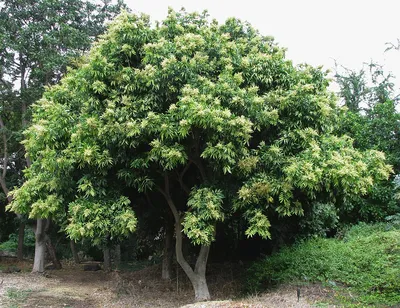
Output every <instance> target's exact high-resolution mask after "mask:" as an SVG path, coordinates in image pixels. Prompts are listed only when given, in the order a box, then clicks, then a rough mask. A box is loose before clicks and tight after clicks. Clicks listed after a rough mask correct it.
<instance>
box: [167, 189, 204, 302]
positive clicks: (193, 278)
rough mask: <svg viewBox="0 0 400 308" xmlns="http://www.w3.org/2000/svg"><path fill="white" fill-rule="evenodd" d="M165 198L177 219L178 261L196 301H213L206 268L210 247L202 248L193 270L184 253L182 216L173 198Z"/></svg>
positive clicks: (176, 242) (176, 250)
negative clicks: (190, 285)
mask: <svg viewBox="0 0 400 308" xmlns="http://www.w3.org/2000/svg"><path fill="white" fill-rule="evenodd" d="M166 186H167V185H166ZM167 191H168V190H167ZM165 197H166V199H167V202H168V205H169V207H170V209H171V211H172V214H173V215H174V219H175V237H176V241H175V253H176V260H177V262H178V263H179V265H180V266H181V267H182V269H183V271H184V272H185V274H186V275H187V276H188V278H189V280H190V282H191V283H192V286H193V289H194V294H195V301H196V302H201V301H208V300H210V299H211V296H210V292H209V290H208V286H207V281H206V267H207V260H208V254H209V252H210V246H201V249H200V252H199V255H198V257H197V261H196V265H195V269H194V270H193V269H192V267H191V266H190V265H189V263H188V262H187V261H186V259H185V257H184V256H183V253H182V225H181V218H180V215H179V213H178V211H177V209H176V206H175V204H174V202H173V201H172V198H171V196H170V195H169V194H168V193H167V194H165Z"/></svg>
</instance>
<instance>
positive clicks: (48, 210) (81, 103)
mask: <svg viewBox="0 0 400 308" xmlns="http://www.w3.org/2000/svg"><path fill="white" fill-rule="evenodd" d="M327 86H328V81H327V80H326V79H325V73H324V72H322V71H321V70H320V69H318V68H313V67H310V66H302V67H294V66H293V65H292V62H291V61H289V60H287V59H285V52H284V49H282V48H280V47H279V46H277V45H276V44H275V43H274V41H273V39H271V38H268V37H263V36H261V35H260V34H259V33H258V32H257V31H256V30H254V29H253V28H252V27H251V26H250V25H249V24H247V23H243V22H240V21H238V20H236V19H229V20H227V21H226V22H225V23H224V24H222V25H219V24H218V23H217V22H215V21H213V22H211V21H209V19H208V16H207V14H206V13H204V14H188V13H186V12H180V13H177V12H174V11H172V10H171V11H170V12H169V14H168V17H167V18H166V19H165V20H164V21H163V22H162V24H160V25H159V26H157V27H151V25H150V22H149V18H148V17H147V16H135V15H129V14H122V15H121V16H120V17H119V18H117V19H116V21H115V22H114V23H113V24H112V25H111V26H110V28H109V31H108V32H107V34H106V35H105V36H104V37H103V38H102V40H100V41H99V42H98V44H96V45H95V46H94V47H93V48H92V50H91V52H90V53H89V55H88V56H87V57H86V58H85V59H84V60H83V63H82V64H81V65H80V66H79V67H78V68H77V69H76V70H73V71H71V72H70V73H69V74H67V76H65V77H64V78H63V79H62V81H61V83H60V84H59V85H56V86H54V87H52V88H50V89H49V90H48V91H47V92H46V93H45V94H44V96H43V99H41V100H40V101H39V102H38V103H37V104H35V106H34V116H33V125H32V126H31V127H30V128H28V130H27V131H26V141H25V146H26V149H27V153H28V154H29V155H30V156H31V157H32V160H33V163H32V165H31V167H30V168H29V169H28V171H27V172H26V176H27V181H25V183H24V184H23V185H22V186H21V187H20V188H19V189H17V190H15V191H14V192H13V193H12V196H13V197H14V200H13V201H12V203H11V206H10V208H11V209H12V210H13V211H15V212H18V213H27V214H28V215H30V216H33V217H44V218H47V217H54V216H60V217H63V218H64V221H65V225H66V231H67V232H68V234H69V235H70V236H71V237H72V238H75V239H79V238H82V237H86V238H91V239H92V240H93V242H97V243H98V242H101V241H104V240H106V241H110V240H113V239H118V238H120V237H122V236H125V235H127V234H128V233H129V232H132V231H134V230H135V228H136V223H137V219H136V216H135V213H134V212H133V209H134V208H133V207H132V206H131V205H130V203H132V204H134V205H135V206H136V200H135V198H132V197H131V198H130V199H129V198H128V197H127V193H128V192H130V191H133V192H134V194H131V195H135V194H137V195H141V194H145V193H148V194H150V193H151V194H152V195H156V196H158V198H160V200H162V201H163V202H162V204H163V205H164V206H165V207H166V208H167V209H168V210H170V212H171V214H172V216H173V219H174V222H175V237H176V245H175V252H176V258H177V261H178V263H179V264H180V266H181V267H182V268H183V270H184V272H185V273H186V275H187V276H188V278H189V279H190V281H191V283H192V285H193V288H194V291H195V298H196V300H207V299H209V298H210V293H209V290H208V286H207V282H206V266H207V260H208V255H209V251H210V246H211V243H212V242H213V241H214V240H215V234H216V232H217V224H221V223H223V221H224V218H225V217H226V216H227V215H231V214H232V213H236V214H237V215H239V216H242V217H243V218H244V219H245V220H246V221H247V230H246V235H247V236H249V237H251V236H254V235H260V236H261V237H263V238H268V237H270V232H269V227H270V224H271V223H270V221H269V218H268V217H269V216H270V215H271V213H278V214H279V215H281V216H290V215H296V214H297V215H302V213H303V208H302V206H303V204H305V203H307V202H308V201H309V200H320V199H323V200H332V199H334V198H336V199H340V198H343V197H345V196H349V195H353V194H365V193H366V192H368V190H369V189H370V188H371V186H372V185H373V183H374V181H375V180H377V179H383V178H387V176H388V174H389V172H390V167H389V166H387V165H386V164H385V161H384V157H383V154H382V153H380V152H378V151H374V150H372V151H365V152H360V151H357V150H355V149H354V148H353V146H352V140H351V139H350V138H348V137H346V136H344V137H338V136H335V135H333V134H332V133H333V131H334V128H335V123H336V121H337V114H338V111H337V108H336V100H335V96H334V95H333V94H332V93H330V92H329V91H328V90H327ZM160 227H161V226H160ZM184 234H185V235H186V236H187V237H188V238H189V239H190V240H191V242H192V243H193V244H195V245H198V256H197V260H196V262H195V264H194V266H192V265H191V264H190V263H189V262H188V261H187V259H186V257H185V256H184V254H183V251H182V239H183V236H184Z"/></svg>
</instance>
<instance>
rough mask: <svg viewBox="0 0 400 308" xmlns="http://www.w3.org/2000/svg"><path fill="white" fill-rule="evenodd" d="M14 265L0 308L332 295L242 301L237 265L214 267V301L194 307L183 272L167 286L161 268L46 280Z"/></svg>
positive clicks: (261, 303)
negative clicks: (204, 301)
mask: <svg viewBox="0 0 400 308" xmlns="http://www.w3.org/2000/svg"><path fill="white" fill-rule="evenodd" d="M7 265H9V264H7ZM13 265H15V266H17V267H19V268H21V269H22V271H21V272H19V273H0V307H75V308H92V307H163V308H176V307H185V308H192V307H193V308H194V307H197V308H199V307H204V308H209V307H224V308H231V307H252V308H254V307H283V308H284V307H312V306H313V303H315V302H317V301H320V300H321V299H324V298H327V297H330V296H331V293H330V291H328V290H326V289H324V288H322V287H320V286H308V287H304V288H302V290H301V297H300V299H299V301H298V299H297V288H296V287H295V286H285V287H281V288H279V289H276V290H273V291H270V292H268V293H264V294H261V295H257V296H251V297H247V298H241V297H240V295H241V293H240V290H241V287H240V281H241V280H240V279H241V273H242V272H243V269H241V268H240V266H238V265H237V264H223V265H210V266H209V271H208V281H209V289H210V293H211V294H212V297H213V299H215V300H214V301H212V302H206V303H195V304H193V297H194V294H193V290H192V287H191V285H190V282H189V281H188V279H187V278H186V277H185V275H184V274H183V272H181V271H180V270H177V274H176V277H175V279H174V280H171V281H163V280H161V279H160V273H161V268H160V266H159V265H155V266H151V267H147V268H145V269H143V270H140V271H135V272H127V271H125V272H118V271H114V272H111V273H106V272H104V271H96V272H88V271H83V266H82V265H78V266H76V265H71V264H63V269H62V270H57V271H56V270H50V271H46V273H45V274H44V275H38V274H31V273H30V272H27V271H28V270H30V268H31V263H30V262H24V263H18V264H13ZM4 267H5V264H1V268H4ZM314 307H315V306H314ZM324 307H329V306H326V305H325V306H324ZM331 307H334V306H331Z"/></svg>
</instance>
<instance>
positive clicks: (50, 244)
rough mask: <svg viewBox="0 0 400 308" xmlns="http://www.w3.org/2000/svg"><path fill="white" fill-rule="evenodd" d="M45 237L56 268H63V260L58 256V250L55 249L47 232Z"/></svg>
mask: <svg viewBox="0 0 400 308" xmlns="http://www.w3.org/2000/svg"><path fill="white" fill-rule="evenodd" d="M45 238H46V247H47V251H48V252H49V256H50V259H51V262H52V263H53V265H54V268H55V269H57V270H59V269H62V265H61V262H60V260H58V258H57V255H56V250H55V249H54V246H53V244H52V243H51V239H50V237H49V236H48V235H47V234H45Z"/></svg>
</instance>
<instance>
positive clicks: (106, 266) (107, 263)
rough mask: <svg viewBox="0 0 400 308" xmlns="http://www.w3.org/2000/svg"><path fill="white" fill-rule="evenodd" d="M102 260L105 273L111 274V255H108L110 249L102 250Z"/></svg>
mask: <svg viewBox="0 0 400 308" xmlns="http://www.w3.org/2000/svg"><path fill="white" fill-rule="evenodd" d="M103 258H104V263H103V267H104V270H105V271H106V272H111V254H110V247H104V248H103Z"/></svg>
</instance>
